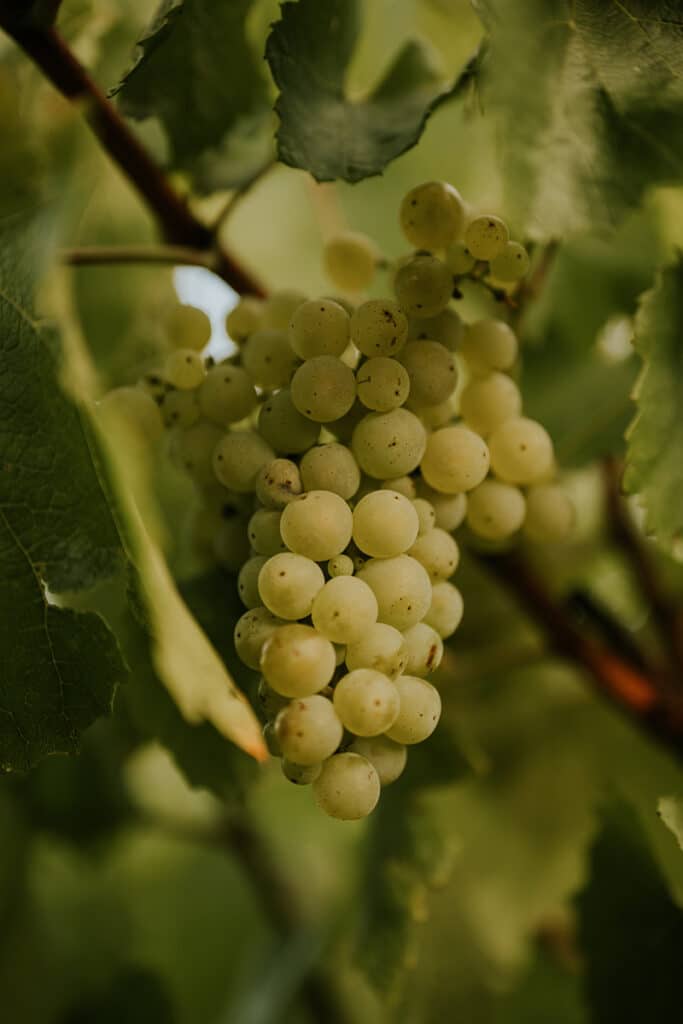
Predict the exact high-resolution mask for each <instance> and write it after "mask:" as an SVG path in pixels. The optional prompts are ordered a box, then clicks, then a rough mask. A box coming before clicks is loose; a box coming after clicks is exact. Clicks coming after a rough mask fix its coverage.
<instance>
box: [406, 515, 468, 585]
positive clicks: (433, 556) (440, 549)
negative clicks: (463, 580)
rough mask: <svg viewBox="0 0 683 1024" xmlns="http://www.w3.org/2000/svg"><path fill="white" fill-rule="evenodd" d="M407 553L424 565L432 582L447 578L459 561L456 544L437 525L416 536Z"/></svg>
mask: <svg viewBox="0 0 683 1024" xmlns="http://www.w3.org/2000/svg"><path fill="white" fill-rule="evenodd" d="M408 554H409V555H410V556H411V558H415V559H417V561H418V562H419V563H420V565H423V566H424V567H425V569H426V570H427V572H428V574H429V578H430V580H431V581H432V583H438V582H439V580H447V579H449V578H450V577H451V576H452V575H453V573H454V572H455V570H456V569H457V568H458V562H459V561H460V550H459V548H458V545H457V544H456V542H455V541H454V540H453V538H452V537H451V535H450V533H446V531H445V530H440V529H439V528H438V527H435V528H434V529H433V530H429V532H428V533H425V534H423V535H422V537H418V538H417V540H416V541H415V543H414V544H413V546H412V547H411V548H410V550H409V552H408Z"/></svg>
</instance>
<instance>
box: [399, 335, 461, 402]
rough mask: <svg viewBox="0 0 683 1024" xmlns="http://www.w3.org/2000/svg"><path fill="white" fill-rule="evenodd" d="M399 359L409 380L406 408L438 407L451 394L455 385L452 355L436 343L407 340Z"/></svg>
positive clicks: (455, 375)
mask: <svg viewBox="0 0 683 1024" xmlns="http://www.w3.org/2000/svg"><path fill="white" fill-rule="evenodd" d="M398 358H399V360H400V362H401V363H403V365H404V366H405V368H406V370H407V371H408V377H409V378H410V405H411V407H413V408H420V407H421V406H425V405H439V404H440V403H441V402H445V401H446V400H447V399H448V398H449V397H450V396H451V395H452V394H453V392H454V390H455V386H456V384H457V382H458V374H457V371H456V368H455V361H454V359H453V356H452V355H451V353H450V352H449V351H448V349H447V348H445V346H444V345H441V344H439V342H438V341H409V342H408V344H407V345H406V346H405V348H404V349H403V351H402V352H401V353H400V355H399V357H398Z"/></svg>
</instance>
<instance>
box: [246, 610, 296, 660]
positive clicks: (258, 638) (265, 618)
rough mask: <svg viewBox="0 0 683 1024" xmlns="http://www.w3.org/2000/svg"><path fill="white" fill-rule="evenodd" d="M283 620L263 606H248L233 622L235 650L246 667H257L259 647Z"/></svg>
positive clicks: (259, 656) (259, 658)
mask: <svg viewBox="0 0 683 1024" xmlns="http://www.w3.org/2000/svg"><path fill="white" fill-rule="evenodd" d="M283 625H284V622H283V620H282V619H280V618H278V617H277V615H273V613H272V612H270V611H268V609H267V608H264V607H263V606H260V607H257V608H250V609H249V611H248V612H245V613H244V615H242V616H240V618H239V619H238V620H237V622H236V624H235V632H234V641H235V650H236V652H237V656H238V658H239V659H240V661H243V662H244V664H245V665H246V666H247V667H248V668H253V669H257V668H258V667H259V662H260V660H261V648H262V647H263V645H264V643H265V642H266V640H267V639H268V637H269V636H270V635H271V633H274V632H275V630H276V629H277V628H278V626H283Z"/></svg>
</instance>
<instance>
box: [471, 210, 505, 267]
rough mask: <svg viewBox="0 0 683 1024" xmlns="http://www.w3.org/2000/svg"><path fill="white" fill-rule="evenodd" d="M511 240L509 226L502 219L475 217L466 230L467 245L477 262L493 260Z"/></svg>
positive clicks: (489, 216)
mask: <svg viewBox="0 0 683 1024" xmlns="http://www.w3.org/2000/svg"><path fill="white" fill-rule="evenodd" d="M509 239H510V232H509V231H508V227H507V224H506V223H505V221H502V220H501V219H500V217H494V216H492V215H486V216H484V217H475V218H474V220H471V221H470V223H469V224H468V225H467V228H466V230H465V245H466V246H467V248H468V249H469V251H470V252H471V253H472V255H473V256H474V258H475V259H476V260H492V259H495V257H496V256H497V255H498V254H499V253H501V252H502V251H503V249H504V248H505V246H506V245H507V243H508V241H509Z"/></svg>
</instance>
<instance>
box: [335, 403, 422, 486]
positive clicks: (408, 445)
mask: <svg viewBox="0 0 683 1024" xmlns="http://www.w3.org/2000/svg"><path fill="white" fill-rule="evenodd" d="M426 444H427V434H426V431H425V428H424V426H423V425H422V423H421V422H420V420H419V419H418V417H417V416H415V414H414V413H412V412H409V410H408V409H392V410H391V412H370V413H368V414H367V415H366V416H364V417H363V419H362V420H361V421H360V423H358V425H357V426H356V429H355V430H354V432H353V437H352V439H351V450H352V451H353V454H354V455H355V456H356V461H357V462H358V465H359V466H360V468H361V469H362V470H363V471H364V472H365V473H367V474H368V476H372V477H375V478H376V479H379V480H387V479H390V478H393V477H396V476H403V475H404V474H406V473H412V471H413V470H414V469H416V468H417V467H418V466H419V464H420V460H421V458H422V456H423V455H424V452H425V447H426Z"/></svg>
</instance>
